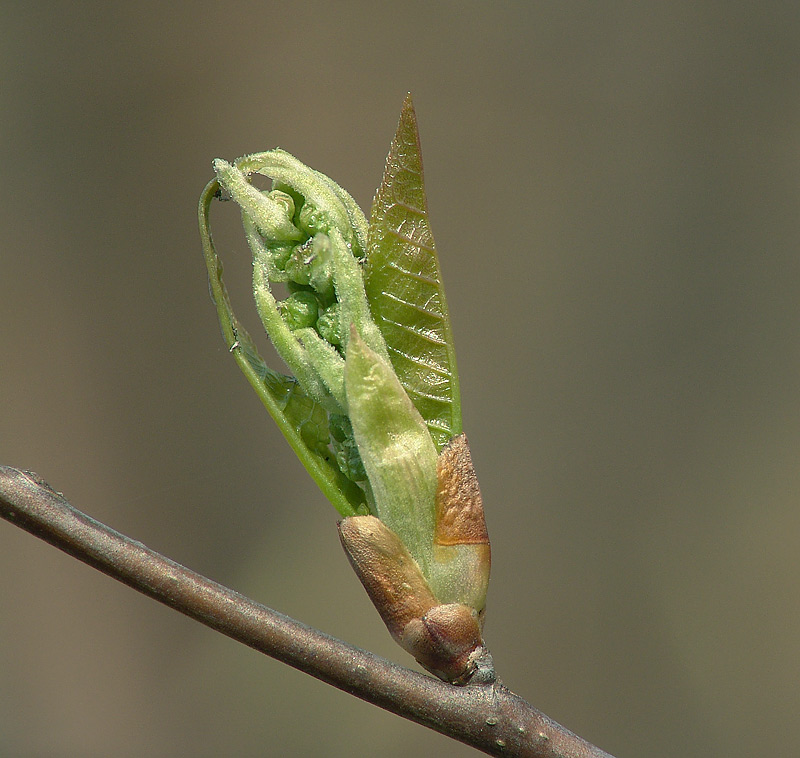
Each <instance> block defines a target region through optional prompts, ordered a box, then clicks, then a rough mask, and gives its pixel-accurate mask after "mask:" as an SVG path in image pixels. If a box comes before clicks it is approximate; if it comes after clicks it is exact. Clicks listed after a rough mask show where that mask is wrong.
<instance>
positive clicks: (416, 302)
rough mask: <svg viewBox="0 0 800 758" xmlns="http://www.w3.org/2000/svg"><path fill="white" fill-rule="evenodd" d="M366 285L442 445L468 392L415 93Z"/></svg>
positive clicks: (384, 185) (408, 384)
mask: <svg viewBox="0 0 800 758" xmlns="http://www.w3.org/2000/svg"><path fill="white" fill-rule="evenodd" d="M364 287H365V289H366V293H367V299H368V300H369V304H370V309H371V311H372V317H373V318H374V319H375V322H376V324H377V325H378V328H379V329H380V331H381V333H382V334H383V338H384V340H385V342H386V346H387V348H388V350H389V357H390V359H391V362H392V365H393V366H394V370H395V372H396V373H397V376H398V378H399V379H400V383H401V384H402V385H403V387H404V388H405V390H406V392H407V393H408V395H409V397H410V398H411V400H412V402H413V403H414V405H415V406H416V408H417V410H418V411H419V412H420V414H421V415H422V417H423V418H424V419H425V422H426V423H427V425H428V428H429V430H430V432H431V436H432V437H433V440H434V442H435V443H436V447H437V449H439V450H441V449H442V447H443V446H444V445H445V444H446V443H447V441H448V440H449V439H450V438H451V437H453V436H454V435H456V434H459V433H460V432H461V431H462V428H461V398H460V393H459V387H458V370H457V368H456V356H455V350H454V346H453V335H452V331H451V328H450V317H449V315H448V312H447V301H446V300H445V296H444V289H443V287H442V278H441V273H440V270H439V259H438V257H437V255H436V248H435V246H434V241H433V234H432V233H431V228H430V224H429V223H428V208H427V201H426V199H425V185H424V182H423V174H422V156H421V153H420V146H419V133H418V131H417V119H416V115H415V113H414V106H413V104H412V102H411V96H410V95H408V96H407V97H406V99H405V102H404V103H403V109H402V111H401V115H400V123H399V125H398V127H397V133H396V134H395V137H394V140H393V141H392V146H391V149H390V151H389V156H388V157H387V159H386V169H385V171H384V174H383V181H382V182H381V186H380V187H379V188H378V191H377V193H376V195H375V200H374V202H373V205H372V214H371V218H370V222H369V234H368V243H367V262H366V269H365V273H364Z"/></svg>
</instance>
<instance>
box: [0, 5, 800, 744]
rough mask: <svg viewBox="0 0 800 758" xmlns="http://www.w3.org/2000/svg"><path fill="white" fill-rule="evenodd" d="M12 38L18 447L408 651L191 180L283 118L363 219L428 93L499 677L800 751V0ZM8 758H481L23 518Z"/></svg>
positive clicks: (12, 600)
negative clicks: (302, 450) (157, 597)
mask: <svg viewBox="0 0 800 758" xmlns="http://www.w3.org/2000/svg"><path fill="white" fill-rule="evenodd" d="M0 65H1V66H2V71H3V74H2V84H1V86H0V158H1V159H2V182H3V199H2V203H0V303H1V304H2V322H1V323H2V326H0V355H2V358H0V388H1V389H0V391H1V392H2V395H1V396H0V397H1V398H2V400H1V402H0V461H2V462H3V463H5V464H10V465H16V466H20V467H27V468H32V469H34V470H36V471H38V472H39V473H40V474H42V475H43V476H44V477H45V478H47V479H48V480H49V481H50V483H51V484H52V485H53V486H54V487H56V488H57V489H60V490H62V491H64V492H65V494H66V495H67V496H68V497H69V498H70V499H71V500H72V502H73V503H74V504H75V505H76V506H77V507H79V508H81V509H83V510H85V511H87V512H88V513H90V514H91V515H93V516H95V517H96V518H98V519H100V520H102V521H105V522H107V523H109V524H110V525H112V526H114V527H115V528H117V529H119V530H121V531H123V532H125V533H127V534H130V535H131V536H133V537H135V538H137V539H141V540H142V541H144V542H145V543H147V544H149V545H151V546H152V547H154V548H156V549H158V550H160V551H162V552H164V553H166V554H167V555H169V556H171V557H173V558H175V559H176V560H179V561H181V562H183V563H185V564H187V565H189V566H191V567H193V568H195V569H196V570H198V571H201V572H202V573H205V574H206V575H208V576H211V577H213V578H215V579H217V580H219V581H222V582H224V583H227V584H229V585H231V586H233V587H235V588H236V589H238V590H240V591H242V592H244V593H246V594H248V595H250V596H252V597H254V598H257V599H259V600H261V601H262V602H265V603H267V604H268V605H271V606H272V607H274V608H277V609H278V610H281V611H283V612H286V613H289V614H291V615H293V616H295V617H297V618H299V619H301V620H303V621H305V622H307V623H310V624H313V625H315V626H318V627H319V628H321V629H323V630H325V631H327V632H329V633H332V634H334V635H337V636H340V637H342V638H344V639H346V640H348V641H351V642H353V643H356V644H358V645H361V646H363V647H366V648H368V649H371V650H374V651H376V652H378V653H381V654H384V655H387V656H389V657H392V658H394V659H396V660H400V661H402V662H404V663H408V662H409V661H410V659H409V658H408V657H407V656H405V655H404V654H403V653H402V651H400V650H399V648H396V647H395V646H394V644H393V643H392V642H391V641H390V639H389V637H388V634H387V633H386V631H385V630H384V628H383V627H382V625H381V623H380V621H379V620H378V618H377V615H376V614H375V612H374V611H373V609H372V607H371V606H370V604H369V602H368V600H367V598H366V595H365V593H364V592H363V590H362V588H361V586H360V585H359V584H358V582H357V580H356V579H355V577H354V575H353V574H352V572H351V570H350V567H349V566H348V564H347V561H346V560H345V558H344V555H343V554H342V552H341V549H340V547H339V544H338V540H337V538H336V535H335V530H334V523H335V520H336V514H335V512H334V510H333V509H332V508H331V507H330V505H329V504H328V503H327V502H325V501H324V499H323V497H322V496H321V494H320V493H319V492H318V490H317V489H316V488H315V486H314V485H313V483H312V482H311V481H310V480H309V479H308V477H307V476H306V475H305V472H304V470H303V469H302V468H301V467H300V465H299V464H298V463H297V462H296V460H295V459H294V458H293V456H292V454H291V452H290V450H289V448H288V446H287V445H286V444H285V442H284V441H283V439H282V438H281V436H280V434H279V432H278V431H277V429H276V428H275V426H274V424H273V423H272V421H271V420H270V419H269V417H268V416H267V414H266V412H264V411H263V410H262V408H261V407H260V405H259V403H258V401H257V399H256V398H255V396H254V395H253V394H252V392H251V391H250V388H249V387H248V385H247V384H246V382H245V380H244V379H243V377H242V376H241V375H240V374H239V372H238V370H237V369H236V367H235V365H234V362H233V361H232V360H231V359H230V358H229V356H228V355H227V354H226V351H225V349H224V347H223V344H222V340H221V338H220V335H219V329H218V326H217V322H216V316H215V312H214V308H213V306H212V304H211V301H210V299H209V297H208V292H207V287H206V276H205V270H204V266H203V262H202V258H201V254H200V245H199V242H198V235H197V231H196V222H195V203H196V200H197V197H198V195H199V193H200V190H201V189H202V187H203V185H204V184H205V182H206V181H207V180H208V179H209V178H210V176H211V160H212V158H214V157H216V156H223V157H225V158H228V159H232V158H236V157H238V156H239V155H242V154H244V153H248V152H253V151H257V150H263V149H267V148H270V147H274V146H276V145H278V146H281V147H283V148H286V149H288V150H289V151H290V152H292V153H294V154H296V155H297V156H298V157H299V158H300V159H301V160H303V161H305V162H307V163H309V164H311V165H312V166H313V167H315V168H317V169H319V170H321V171H323V172H325V173H327V174H329V175H330V176H331V177H333V178H334V179H335V180H336V181H338V182H340V183H341V184H342V185H343V186H344V187H346V188H347V189H348V190H350V191H351V192H352V194H353V195H354V196H355V198H356V200H358V201H359V202H360V203H361V204H362V205H363V206H364V207H365V208H367V207H368V206H369V204H370V201H371V198H372V193H373V191H374V189H375V187H376V186H377V184H378V182H379V180H380V175H381V171H382V167H383V160H384V156H385V154H386V150H387V148H388V145H389V140H390V138H391V136H392V134H393V131H394V128H395V124H396V120H397V116H398V113H399V108H400V104H401V101H402V98H403V96H404V94H405V92H406V91H407V90H411V91H412V92H413V93H414V97H415V103H416V106H417V112H418V116H419V119H420V125H421V132H422V144H423V149H424V156H425V165H426V169H427V175H426V176H427V183H428V194H429V204H430V211H431V214H432V222H433V228H434V232H435V234H436V239H437V243H438V247H439V253H440V257H441V261H442V266H443V270H444V275H445V281H446V285H447V291H448V295H449V300H450V307H451V311H452V317H453V321H454V330H455V335H456V341H457V347H458V357H459V366H460V371H461V380H462V386H463V401H464V409H465V410H464V417H465V425H466V429H467V431H468V433H469V435H470V440H471V444H472V450H473V456H474V459H475V462H476V466H477V469H478V473H479V476H480V480H481V485H482V487H483V491H484V498H485V500H486V502H487V503H488V520H489V528H490V532H491V535H492V543H493V547H494V557H495V560H494V574H493V580H492V587H491V593H490V609H489V620H488V627H487V637H488V641H489V643H490V645H491V647H492V649H493V651H494V654H495V659H496V662H497V665H498V668H499V671H500V673H501V676H502V677H503V678H504V680H505V681H506V683H507V684H508V685H509V686H510V687H512V688H513V689H515V690H516V691H518V692H520V693H521V694H522V695H524V696H526V697H527V698H528V699H530V700H531V701H532V702H533V703H534V704H536V705H537V706H538V707H540V708H541V709H543V710H544V711H545V712H546V713H548V714H549V715H551V716H552V717H553V718H555V719H557V720H559V721H561V722H562V723H564V724H565V725H567V726H568V727H570V728H571V729H573V730H575V731H577V732H578V733H580V734H581V735H583V736H585V737H586V738H588V739H590V740H592V741H593V742H596V743H597V744H599V745H601V746H602V747H604V748H606V749H608V750H609V751H611V752H613V753H615V754H616V755H618V756H619V758H624V757H625V756H630V757H631V758H632V757H633V756H648V758H658V757H660V756H664V757H666V756H675V755H680V756H684V757H689V756H710V755H719V756H727V757H730V756H752V755H756V754H758V755H791V754H792V753H793V752H794V751H795V750H796V746H797V744H798V742H800V720H798V717H797V714H798V711H800V693H799V692H798V679H799V678H800V677H799V675H800V597H799V596H798V588H799V587H800V509H799V508H798V492H799V491H800V486H799V485H800V467H799V466H798V459H799V458H800V455H799V454H800V413H798V409H799V408H800V297H799V296H798V293H800V213H798V208H799V207H800V99H798V81H800V77H799V75H800V4H798V3H797V2H796V0H792V1H788V0H787V2H762V3H744V2H707V3H692V2H688V1H684V0H678V1H677V2H671V3H658V2H642V3H638V4H633V3H621V2H606V3H588V2H580V3H574V2H558V3H528V2H493V3H476V2H440V3H427V2H401V3H394V4H388V3H387V4H374V3H367V2H353V3H323V2H311V3H303V2H298V3H278V2H269V1H268V2H251V3H244V2H243V3H221V2H192V3H189V2H179V3H161V2H158V3H156V2H139V3H99V2H88V3H74V4H73V3H60V4H59V3H16V2H5V3H2V4H0ZM226 210H228V209H226V208H220V209H215V211H217V212H218V217H219V219H220V223H221V224H222V229H223V231H221V232H220V233H219V234H220V237H219V240H220V243H221V251H220V252H221V254H222V256H223V259H224V260H225V261H226V262H228V270H229V271H230V276H231V277H232V279H233V280H234V281H235V282H238V285H237V287H236V288H235V293H234V295H235V298H236V304H237V306H238V310H240V311H243V312H246V311H247V307H248V305H249V303H248V301H247V287H248V284H247V268H248V261H247V253H246V247H245V245H244V243H243V241H242V240H241V238H240V237H238V236H237V235H236V229H235V226H236V224H235V222H236V219H235V218H233V215H234V214H232V213H231V214H228V215H226V213H225V211H226ZM226 225H227V226H226ZM237 277H238V278H237ZM249 323H250V324H251V325H252V324H253V319H252V317H251V318H250V321H249ZM0 754H2V755H3V756H13V757H16V756H20V757H34V756H35V757H37V758H38V757H42V758H50V757H52V758H61V757H65V758H71V757H72V756H75V757H78V756H88V757H94V756H97V757H100V756H108V755H114V756H122V757H128V756H154V757H156V758H158V757H160V756H165V757H166V756H201V757H202V756H228V755H231V756H232V755H236V756H262V755H276V756H277V755H280V756H307V755H314V756H375V755H379V756H387V757H389V758H391V757H394V756H398V757H399V756H403V757H404V758H405V756H413V755H437V756H467V755H471V754H473V752H472V751H471V749H469V748H467V747H464V746H462V745H458V744H455V743H452V742H450V741H448V740H447V739H445V738H443V737H440V736H438V735H436V734H434V733H432V732H429V731H427V730H425V729H423V728H421V727H417V726H415V725H412V724H408V723H406V722H403V721H401V720H400V719H397V718H395V717H392V716H390V715H388V714H385V713H383V712H382V711H380V710H378V709H376V708H374V707H372V706H368V705H366V704H364V703H361V702H360V701H356V700H355V699H353V698H351V697H349V696H347V695H344V694H342V693H339V692H337V691H336V690H333V689H331V688H329V687H327V686H325V685H323V684H321V683H319V682H316V681H314V680H312V679H310V678H309V677H307V676H305V675H302V674H299V673H297V672H295V671H292V670H291V669H289V668H287V667H285V666H283V665H281V664H278V663H275V662H273V661H271V660H269V659H266V658H264V657H262V656H259V655H258V654H256V653H254V652H252V651H250V650H249V649H246V648H244V647H242V646H239V645H236V644H235V643H233V642H231V641H229V640H227V639H226V638H224V637H221V636H220V635H217V634H215V633H213V632H210V631H209V630H207V629H205V628H203V627H201V626H199V625H198V624H196V623H193V622H190V621H188V620H187V619H184V618H183V617H181V616H179V615H178V614H176V613H174V612H172V611H169V610H167V609H165V608H162V607H160V606H158V605H157V604H155V603H154V602H152V601H149V600H146V599H144V598H142V597H140V596H138V595H137V594H136V593H134V592H133V591H131V590H129V589H128V588H126V587H123V586H121V585H118V584H116V583H114V582H113V581H111V580H109V579H107V578H105V577H104V576H102V575H100V574H98V573H96V572H95V571H93V570H91V569H89V568H87V567H85V566H83V565H82V564H79V563H77V562H76V561H74V560H73V559H71V558H68V557H67V556H65V555H63V554H61V553H59V552H57V551H56V550H54V549H52V548H50V547H48V546H46V545H44V544H43V543H40V542H39V541H37V540H35V539H34V538H32V537H30V536H28V535H27V534H24V533H23V532H21V531H18V530H16V529H14V528H13V527H12V526H10V525H8V524H0Z"/></svg>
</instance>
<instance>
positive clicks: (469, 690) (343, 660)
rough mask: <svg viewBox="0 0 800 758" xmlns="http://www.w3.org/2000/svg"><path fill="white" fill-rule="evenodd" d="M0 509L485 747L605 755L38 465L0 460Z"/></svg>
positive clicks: (511, 698) (526, 707) (319, 674)
mask: <svg viewBox="0 0 800 758" xmlns="http://www.w3.org/2000/svg"><path fill="white" fill-rule="evenodd" d="M0 516H2V517H3V518H4V519H6V520H7V521H9V522H11V523H12V524H16V525H17V526H19V527H20V528H22V529H25V530H26V531H28V532H30V533H31V534H34V535H35V536H37V537H40V538H41V539H43V540H45V541H46V542H49V543H50V544H51V545H54V546H55V547H57V548H59V549H60V550H63V551H64V552H66V553H69V554H70V555H72V556H74V557H75V558H77V559H78V560H80V561H83V562H84V563H88V564H89V565H90V566H93V567H94V568H96V569H98V570H100V571H102V572H103V573H105V574H108V575H109V576H111V577H113V578H114V579H117V580H119V581H120V582H123V583H125V584H127V585H129V586H130V587H133V588H134V589H135V590H138V591H139V592H141V593H143V594H145V595H148V596H149V597H152V598H154V599H155V600H158V601H159V602H161V603H164V604H165V605H168V606H170V607H171V608H174V609H175V610H177V611H180V612H181V613H184V614H186V615H187V616H189V617H191V618H193V619H196V620H197V621H200V622H201V623H203V624H205V625H206V626H209V627H211V628H212V629H216V630H217V631H219V632H222V633H223V634H226V635H227V636H228V637H231V638H233V639H235V640H238V641H239V642H242V643H244V644H245V645H249V646H250V647H252V648H254V649H256V650H259V651H261V652H262V653H265V654H266V655H269V656H271V657H273V658H276V659H277V660H279V661H283V662H284V663H288V664H289V665H290V666H293V667H294V668H297V669H300V670H301V671H305V672H306V673H307V674H311V676H313V677H316V678H317V679H321V680H322V681H323V682H328V684H332V685H333V686H334V687H338V688H339V689H340V690H344V691H345V692H349V693H351V694H353V695H355V696H356V697H359V698H361V699H362V700H366V701H367V702H369V703H373V704H374V705H377V706H379V707H381V708H384V709H386V710H387V711H391V712H392V713H396V714H397V715H399V716H402V717H403V718H406V719H409V720H411V721H415V722H417V723H418V724H423V725H424V726H427V727H430V728H431V729H434V730H436V731H437V732H441V733H442V734H446V735H447V736H449V737H452V738H453V739H456V740H460V741H461V742H464V743H466V744H468V745H472V746H473V747H475V748H478V749H479V750H483V751H484V752H486V753H489V754H490V755H500V756H526V757H528V758H611V756H609V755H608V753H605V752H603V751H602V750H600V749H599V748H597V747H595V746H594V745H591V744H589V743H588V742H586V741H585V740H583V739H582V738H580V737H578V736H577V735H575V734H573V733H572V732H570V731H569V730H567V729H565V728H564V727H562V726H561V725H560V724H557V723H556V722H555V721H553V720H552V719H550V718H548V717H547V716H545V715H544V714H543V713H541V712H540V711H538V710H536V709H535V708H533V707H532V706H531V705H530V704H528V703H527V702H525V701H524V700H523V699H522V698H520V697H518V696H517V695H515V694H514V693H513V692H511V691H510V690H508V689H506V688H505V687H503V686H502V685H501V684H494V685H474V686H467V687H457V686H454V685H451V684H446V683H444V682H441V681H439V680H437V679H432V678H431V677H428V676H424V675H422V674H418V673H417V672H415V671H411V670H410V669H406V668H404V667H402V666H398V665H397V664H395V663H392V662H390V661H387V660H385V659H384V658H380V657H378V656H376V655H373V654H372V653H368V652H366V651H364V650H361V649H359V648H357V647H353V646H352V645H348V644H347V643H345V642H342V641H340V640H337V639H334V638H333V637H329V636H328V635H326V634H323V633H322V632H319V631H317V630H315V629H312V628H310V627H308V626H306V625H305V624H302V623H300V622H298V621H295V620H293V619H291V618H289V617H288V616H284V615H283V614H281V613H278V612H276V611H273V610H271V609H269V608H266V607H265V606H263V605H260V604H258V603H255V602H254V601H252V600H249V599H248V598H246V597H244V596H243V595H240V594H238V593H237V592H234V591H233V590H230V589H228V588H227V587H223V586H222V585H220V584H217V583H216V582H212V581H211V580H210V579H206V578H205V577H203V576H200V575H199V574H196V573H195V572H193V571H190V570H189V569H187V568H184V567H183V566H181V565H179V564H177V563H175V562H174V561H171V560H169V559H168V558H165V557H164V556H162V555H160V554H159V553H156V552H155V551H153V550H150V549H149V548H147V547H145V546H144V545H143V544H141V543H140V542H136V541H134V540H132V539H130V538H129V537H126V536H124V535H122V534H120V533H118V532H115V531H114V530H113V529H110V528H109V527H107V526H105V525H103V524H101V523H99V522H97V521H95V520H94V519H92V518H90V517H89V516H87V515H85V514H84V513H81V512H80V511H78V510H76V509H75V508H73V507H72V506H71V505H70V504H69V503H68V502H67V501H66V500H65V499H64V498H63V497H62V496H61V495H60V494H59V493H57V492H55V491H53V490H52V489H51V488H50V487H49V486H48V485H47V484H46V483H45V482H44V481H43V480H42V479H41V478H39V477H38V476H37V475H36V474H32V473H30V472H24V471H20V470H18V469H14V468H10V467H7V466H0Z"/></svg>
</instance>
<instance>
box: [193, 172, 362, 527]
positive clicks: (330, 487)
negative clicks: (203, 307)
mask: <svg viewBox="0 0 800 758" xmlns="http://www.w3.org/2000/svg"><path fill="white" fill-rule="evenodd" d="M219 191H220V185H219V182H218V181H217V180H216V179H215V180H213V181H211V182H209V183H208V185H207V186H206V188H205V189H204V190H203V194H202V195H201V197H200V205H199V209H198V215H199V221H200V237H201V239H202V242H203V254H204V255H205V259H206V267H207V268H208V280H209V285H210V289H211V296H212V298H213V299H214V302H215V304H216V306H217V315H218V317H219V322H220V326H221V327H222V335H223V337H224V339H225V344H226V345H227V346H228V349H229V350H230V351H231V353H232V354H233V357H234V358H235V359H236V363H237V364H238V366H239V368H240V369H241V370H242V373H243V374H244V375H245V376H246V377H247V380H248V381H249V382H250V384H251V385H252V387H253V389H254V390H255V391H256V394H257V395H258V396H259V398H260V399H261V402H262V403H263V404H264V406H265V407H266V409H267V410H268V411H269V413H270V415H271V416H272V418H273V419H274V420H275V423H276V424H277V425H278V428H279V429H280V430H281V432H283V435H284V437H286V440H287V441H288V442H289V445H291V447H292V449H293V450H294V452H295V453H296V455H297V457H298V458H299V459H300V462H301V463H302V464H303V465H304V466H305V467H306V469H307V470H308V472H309V474H311V477H312V478H313V479H314V481H315V482H316V483H317V485H318V486H319V488H320V489H321V490H322V492H323V493H324V494H325V496H326V497H327V498H328V499H329V500H330V501H331V503H333V505H334V507H335V508H336V510H338V511H339V513H340V514H341V515H342V516H353V515H356V514H359V513H367V512H368V509H367V506H366V505H365V499H366V498H365V495H364V491H363V490H362V489H361V488H360V487H359V486H358V485H357V484H355V483H354V482H352V481H350V480H349V479H348V478H347V477H346V476H344V474H342V472H341V471H340V470H339V468H338V466H337V465H336V463H335V458H334V456H333V453H332V452H331V450H330V449H329V447H328V443H329V441H330V431H329V427H328V413H327V411H326V410H325V408H323V407H322V406H321V405H320V404H319V403H316V402H315V401H314V400H312V399H311V398H310V397H309V396H308V395H307V394H306V393H305V392H304V391H303V389H302V387H301V386H300V384H299V383H298V381H297V380H296V379H295V378H293V377H290V376H285V375H283V374H279V373H277V372H276V371H273V370H272V369H270V368H269V367H268V366H267V364H266V363H265V362H264V360H263V358H261V356H260V355H259V353H258V350H257V349H256V346H255V344H254V343H253V340H252V338H251V337H250V335H249V334H248V333H247V331H246V330H245V329H244V327H243V326H242V325H241V324H240V323H239V321H238V319H237V318H236V315H235V314H234V312H233V308H232V307H231V303H230V298H229V296H228V291H227V288H226V287H225V283H224V281H223V279H222V262H221V261H220V259H219V257H218V255H217V252H216V249H215V247H214V242H213V240H212V239H211V233H210V231H209V226H208V213H209V207H210V205H211V201H212V200H213V199H214V197H216V196H217V194H218V193H219Z"/></svg>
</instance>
